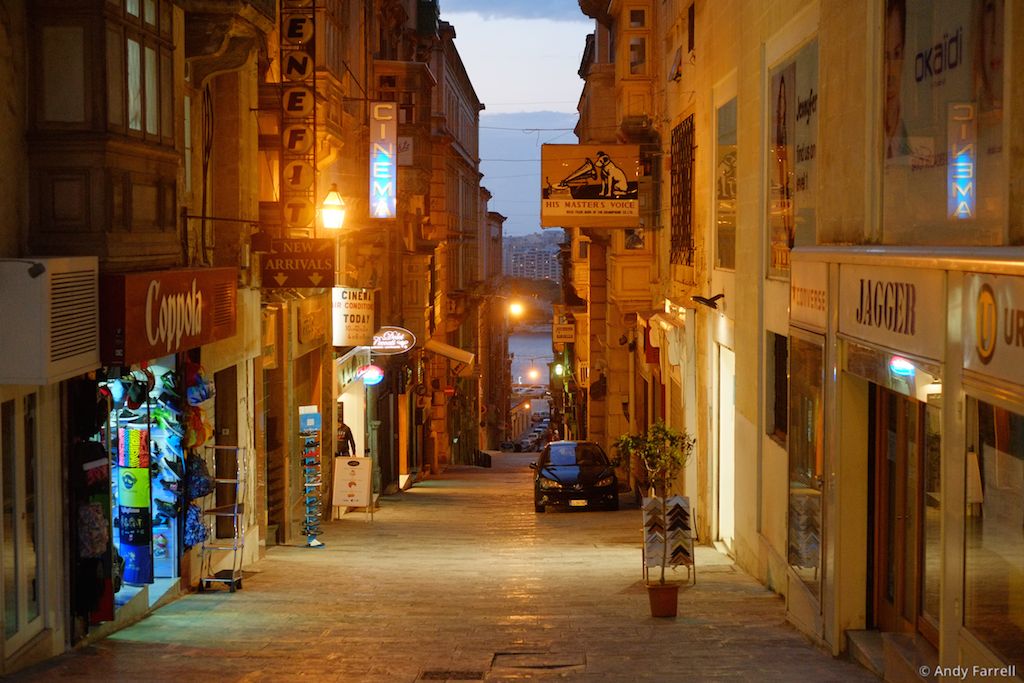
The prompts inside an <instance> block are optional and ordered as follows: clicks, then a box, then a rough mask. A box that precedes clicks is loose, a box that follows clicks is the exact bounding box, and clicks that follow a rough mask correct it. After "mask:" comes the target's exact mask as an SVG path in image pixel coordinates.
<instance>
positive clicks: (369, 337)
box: [331, 287, 377, 346]
mask: <svg viewBox="0 0 1024 683" xmlns="http://www.w3.org/2000/svg"><path fill="white" fill-rule="evenodd" d="M373 312H374V292H373V290H372V289H362V288H359V287H335V288H333V289H332V290H331V324H332V332H333V334H332V339H333V345H334V346H370V345H371V344H372V343H373V333H374V332H375V331H376V330H377V326H376V324H375V322H374V315H373Z"/></svg>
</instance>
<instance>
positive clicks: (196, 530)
mask: <svg viewBox="0 0 1024 683" xmlns="http://www.w3.org/2000/svg"><path fill="white" fill-rule="evenodd" d="M209 536H210V532H209V531H208V530H207V529H206V525H205V524H203V511H202V510H200V509H199V506H198V505H196V504H195V503H189V506H188V511H187V512H186V513H185V539H184V541H185V547H186V548H191V547H192V546H195V545H199V544H200V543H202V542H203V541H205V540H206V539H207V538H209Z"/></svg>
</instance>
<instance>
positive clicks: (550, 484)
mask: <svg viewBox="0 0 1024 683" xmlns="http://www.w3.org/2000/svg"><path fill="white" fill-rule="evenodd" d="M540 487H541V488H542V489H560V488H562V484H561V483H559V482H557V481H555V480H554V479H545V478H544V477H541V479H540Z"/></svg>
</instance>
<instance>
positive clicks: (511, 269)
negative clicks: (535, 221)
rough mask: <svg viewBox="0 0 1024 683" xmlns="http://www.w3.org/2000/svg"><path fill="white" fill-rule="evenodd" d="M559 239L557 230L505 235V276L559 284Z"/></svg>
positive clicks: (560, 238)
mask: <svg viewBox="0 0 1024 683" xmlns="http://www.w3.org/2000/svg"><path fill="white" fill-rule="evenodd" d="M562 236H563V233H562V231H561V230H545V231H543V232H537V233H531V234H529V235H505V244H504V252H503V259H502V263H503V269H504V271H505V275H507V276H511V277H524V278H532V279H536V280H553V281H555V282H561V278H562V267H561V263H560V262H559V259H558V245H559V244H560V243H561V241H562Z"/></svg>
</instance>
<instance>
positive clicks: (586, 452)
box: [542, 443, 608, 467]
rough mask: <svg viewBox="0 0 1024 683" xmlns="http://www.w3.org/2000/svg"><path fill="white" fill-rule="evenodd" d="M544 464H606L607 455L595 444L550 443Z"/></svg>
mask: <svg viewBox="0 0 1024 683" xmlns="http://www.w3.org/2000/svg"><path fill="white" fill-rule="evenodd" d="M542 464H544V465H554V466H556V467H557V466H559V465H607V464H608V457H607V456H605V454H604V451H602V450H601V447H600V446H598V445H597V444H592V443H552V444H549V445H548V451H547V453H546V455H545V456H544V461H543V463H542Z"/></svg>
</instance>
